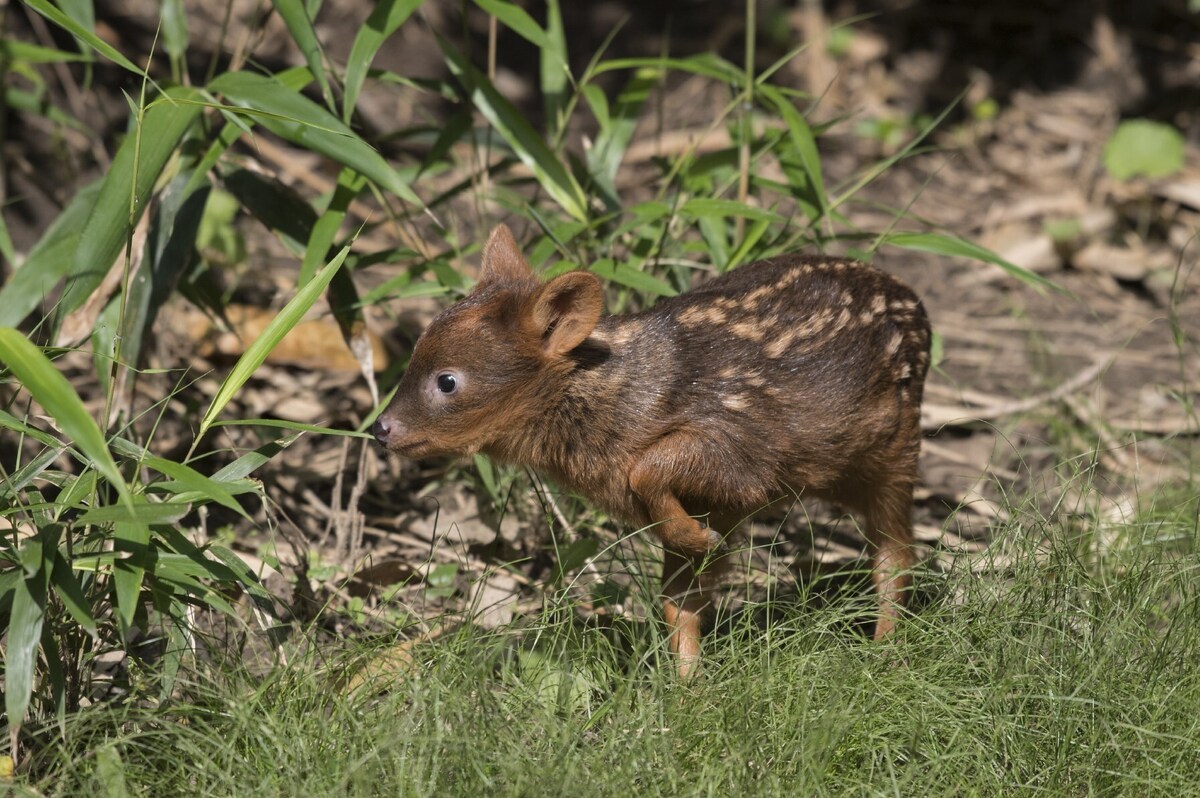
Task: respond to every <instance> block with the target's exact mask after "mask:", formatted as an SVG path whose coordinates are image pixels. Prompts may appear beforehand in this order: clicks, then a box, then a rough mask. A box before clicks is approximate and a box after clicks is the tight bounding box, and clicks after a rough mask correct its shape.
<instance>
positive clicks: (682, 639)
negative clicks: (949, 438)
mask: <svg viewBox="0 0 1200 798" xmlns="http://www.w3.org/2000/svg"><path fill="white" fill-rule="evenodd" d="M603 307H604V297H603V290H602V289H601V286H600V281H599V280H598V279H597V278H596V277H595V276H594V275H592V274H590V273H588V272H584V271H575V272H569V273H567V274H563V275H561V276H559V277H556V278H554V279H553V280H550V281H549V282H546V283H542V282H540V281H539V280H538V279H537V277H535V276H534V274H533V272H532V270H531V269H530V267H529V264H528V263H527V262H526V261H525V259H524V258H523V257H522V256H521V253H520V250H519V249H518V247H517V244H516V241H515V240H514V239H513V236H512V233H511V232H509V230H508V228H507V227H504V226H500V227H497V228H496V230H495V231H494V232H493V233H492V235H491V237H490V238H489V239H488V242H487V246H486V248H485V249H484V253H483V268H482V273H481V275H480V278H479V282H478V284H477V285H476V286H475V289H474V290H473V291H472V292H471V294H470V295H469V296H467V297H466V298H465V299H463V300H462V301H460V302H458V303H456V304H454V305H452V306H451V307H450V308H448V309H447V310H445V311H444V312H443V313H442V314H441V315H439V316H438V317H437V318H436V319H434V320H433V322H432V323H431V324H430V325H429V328H428V329H427V330H426V331H425V333H424V334H423V335H422V336H421V337H420V339H419V340H418V341H417V344H416V348H415V349H414V351H413V355H412V361H411V362H410V364H409V367H408V371H407V372H406V373H405V374H404V377H403V378H402V379H401V380H400V386H399V388H398V389H397V391H396V395H395V398H394V399H393V400H392V403H391V404H390V405H389V406H388V408H387V409H386V410H385V411H384V412H383V413H382V414H381V415H380V417H379V420H378V421H377V422H376V423H375V427H374V430H373V432H374V434H375V437H376V438H377V439H378V440H379V442H380V443H382V444H384V445H385V446H386V447H387V448H388V449H390V450H391V451H394V452H397V453H398V454H401V455H403V456H406V457H413V458H419V457H426V456H429V455H447V454H452V455H471V454H474V453H476V452H483V453H485V454H487V455H488V456H490V457H493V458H495V459H497V460H499V461H502V462H506V463H513V464H518V465H522V466H528V467H532V468H533V469H535V470H537V471H539V472H541V473H543V474H545V475H546V476H548V477H550V478H551V479H553V480H554V482H555V483H556V484H557V485H559V486H560V487H562V488H564V489H566V490H568V491H572V492H575V493H578V494H579V495H581V496H584V497H586V498H587V499H589V500H590V501H592V502H593V503H594V504H596V505H597V506H599V507H600V508H602V509H603V510H604V511H605V512H607V513H609V514H611V515H613V516H615V517H617V518H619V519H622V520H624V521H626V522H629V523H631V524H635V525H637V526H639V527H648V528H649V529H650V530H651V531H652V532H653V533H654V534H655V535H657V536H658V539H659V540H660V541H661V542H662V546H663V588H662V592H663V604H664V614H665V616H666V622H667V625H668V628H669V630H670V644H671V649H672V651H674V652H675V653H676V654H677V655H678V666H679V670H680V673H681V675H684V676H686V675H688V674H689V673H690V672H691V671H692V670H693V669H694V667H695V666H696V665H697V661H698V657H699V654H700V625H701V621H702V615H703V612H704V610H705V609H706V608H707V606H708V603H709V598H708V593H709V591H710V590H711V588H712V586H713V584H714V583H715V581H716V580H717V577H718V576H719V570H720V564H721V560H722V558H721V556H720V555H721V554H722V550H723V542H724V538H725V535H726V534H727V533H728V532H729V531H730V529H731V527H733V526H735V525H736V524H737V523H738V522H739V521H741V520H742V519H743V518H744V517H745V516H746V515H747V514H749V513H751V512H753V511H755V510H758V509H760V508H762V507H764V506H765V505H767V504H770V503H771V502H773V501H777V500H780V499H782V498H785V497H794V496H796V495H802V496H804V497H809V496H812V497H817V498H821V499H828V500H831V501H834V502H836V503H839V504H842V505H844V506H847V507H849V508H850V509H852V510H855V511H857V512H858V513H859V514H860V516H861V520H862V522H863V528H864V530H865V532H866V536H867V540H868V542H869V543H870V546H871V550H872V553H873V562H872V579H873V581H874V585H875V589H876V591H877V592H878V595H879V619H878V623H877V624H876V627H875V637H876V638H879V637H882V636H883V635H886V634H887V633H888V632H889V631H891V629H892V627H893V626H894V623H895V620H896V618H897V615H898V613H899V612H900V610H901V608H902V607H903V605H904V604H905V601H906V596H907V593H908V589H909V570H910V569H911V567H912V566H913V553H912V521H911V518H910V513H911V510H912V493H913V485H914V483H915V481H916V478H917V455H918V450H919V448H920V441H921V428H920V408H921V393H922V389H923V387H924V381H925V372H926V370H927V368H928V365H929V322H928V320H927V318H926V316H925V311H924V308H923V307H922V306H921V302H920V301H919V300H918V299H917V297H916V295H914V294H913V292H912V291H911V290H910V289H909V288H907V287H906V286H905V285H903V284H902V283H900V282H899V281H898V280H896V279H895V278H893V277H891V276H889V275H887V274H885V273H883V272H881V271H879V270H877V269H875V268H872V267H871V266H867V265H865V264H863V263H859V262H856V261H852V260H845V259H842V258H836V257H822V256H802V255H789V256H785V257H779V258H773V259H771V260H765V261H761V262H758V263H751V264H747V265H745V266H742V267H740V268H738V269H736V270H734V271H732V272H729V273H727V274H724V275H721V276H720V277H717V278H715V279H712V280H709V281H708V282H706V283H704V284H703V285H701V286H700V287H699V288H696V289H694V290H692V291H689V292H687V293H685V294H682V295H680V296H676V297H671V298H669V299H663V300H660V301H659V302H658V303H657V304H655V305H654V307H652V308H651V309H649V310H646V311H643V312H641V313H635V314H631V315H625V316H605V315H602V311H603ZM702 519H703V520H702ZM701 566H703V567H701Z"/></svg>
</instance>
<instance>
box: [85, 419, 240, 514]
mask: <svg viewBox="0 0 1200 798" xmlns="http://www.w3.org/2000/svg"><path fill="white" fill-rule="evenodd" d="M113 449H114V450H116V452H117V453H118V454H120V455H121V456H123V457H128V458H130V459H131V460H134V461H136V462H137V463H138V464H139V465H142V466H145V467H146V468H152V469H154V470H155V471H157V472H159V473H160V474H163V475H164V476H168V477H171V479H173V480H174V481H175V482H176V483H177V484H178V486H179V487H180V488H183V489H185V490H188V491H192V492H193V493H194V494H196V495H197V496H198V497H200V498H203V499H205V500H207V501H213V502H216V503H217V504H219V505H221V506H222V507H226V508H228V509H230V510H233V511H234V512H235V513H237V514H238V515H240V516H242V517H243V518H246V519H249V517H250V516H248V515H247V514H246V511H245V510H244V509H243V508H242V505H241V504H239V503H238V500H237V499H235V498H234V497H233V494H232V493H230V492H229V488H228V487H227V486H226V485H223V484H221V483H220V482H218V481H216V480H214V479H212V478H210V477H206V476H204V475H203V474H201V473H200V472H199V471H197V470H196V469H194V468H192V467H191V466H188V465H185V464H183V463H176V462H175V461H174V460H168V459H166V458H165V457H158V456H157V455H153V454H151V453H150V452H148V451H146V450H145V449H143V448H142V447H141V446H138V445H137V444H135V443H132V442H130V441H127V440H125V439H124V438H114V439H113ZM179 504H183V502H182V501H179V502H178V503H176V502H172V503H171V506H178V505H179ZM151 506H152V507H158V506H159V505H151ZM85 518H86V515H85ZM142 520H144V521H145V522H146V523H157V521H154V522H152V521H150V520H147V519H142Z"/></svg>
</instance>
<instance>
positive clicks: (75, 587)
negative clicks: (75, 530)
mask: <svg viewBox="0 0 1200 798" xmlns="http://www.w3.org/2000/svg"><path fill="white" fill-rule="evenodd" d="M50 584H51V586H52V587H53V588H54V592H56V593H57V594H58V597H59V598H60V599H61V600H62V603H63V606H64V607H66V608H67V612H69V613H71V617H72V618H74V619H75V622H76V623H77V624H79V625H80V626H82V627H83V628H84V629H86V630H87V632H88V634H90V635H92V636H93V637H95V636H96V620H95V619H94V618H92V613H91V610H90V608H89V607H88V603H87V598H86V597H85V596H84V595H83V588H82V587H80V585H79V580H78V579H76V578H75V572H74V571H72V570H71V566H70V564H69V563H68V562H67V561H66V560H65V559H63V556H62V554H61V553H56V554H55V557H54V567H53V570H52V571H51V574H50Z"/></svg>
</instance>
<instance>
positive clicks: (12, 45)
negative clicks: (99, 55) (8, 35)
mask: <svg viewBox="0 0 1200 798" xmlns="http://www.w3.org/2000/svg"><path fill="white" fill-rule="evenodd" d="M0 53H4V54H5V55H6V56H8V60H9V61H24V62H25V63H27V64H57V63H64V62H66V63H73V62H76V61H87V60H88V58H87V57H86V56H82V55H80V54H79V53H68V52H66V51H65V50H55V49H53V48H51V47H41V46H40V45H36V44H28V43H26V42H19V41H16V40H14V39H3V40H0Z"/></svg>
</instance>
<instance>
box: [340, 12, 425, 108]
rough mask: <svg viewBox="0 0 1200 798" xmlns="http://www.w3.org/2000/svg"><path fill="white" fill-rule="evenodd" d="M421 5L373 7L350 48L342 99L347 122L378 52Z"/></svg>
mask: <svg viewBox="0 0 1200 798" xmlns="http://www.w3.org/2000/svg"><path fill="white" fill-rule="evenodd" d="M419 5H421V0H381V2H379V3H376V5H375V8H374V9H372V10H371V16H369V17H367V21H366V23H365V24H364V25H363V26H362V27H361V28H359V29H358V33H357V34H356V35H355V36H354V46H353V47H351V48H350V58H349V60H347V61H346V81H345V94H344V96H343V98H342V121H343V122H345V123H346V124H350V117H351V116H353V114H354V108H355V106H356V105H357V103H358V95H359V92H361V91H362V87H363V82H364V81H365V80H366V78H367V72H368V71H369V70H370V69H371V62H372V61H373V60H374V59H375V53H377V52H379V48H380V47H381V46H382V45H383V43H384V42H385V41H387V39H388V37H389V36H391V35H392V34H393V33H395V32H396V30H397V29H398V28H399V27H400V26H401V25H403V24H404V21H405V20H407V19H408V18H409V17H410V16H412V13H413V11H415V10H416V9H417V6H419Z"/></svg>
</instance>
